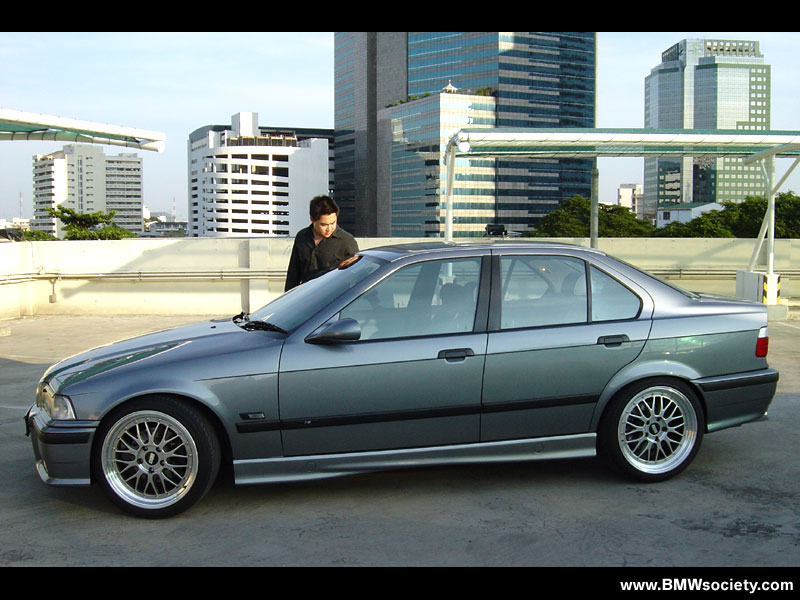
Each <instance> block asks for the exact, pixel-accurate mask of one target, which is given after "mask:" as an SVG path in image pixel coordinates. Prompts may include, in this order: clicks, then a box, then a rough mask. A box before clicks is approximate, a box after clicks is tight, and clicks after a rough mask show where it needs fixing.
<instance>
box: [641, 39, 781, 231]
mask: <svg viewBox="0 0 800 600" xmlns="http://www.w3.org/2000/svg"><path fill="white" fill-rule="evenodd" d="M769 113H770V66H769V65H767V64H765V62H764V56H763V55H762V54H761V52H760V51H759V45H758V42H756V41H746V40H713V39H688V40H682V41H680V42H678V43H677V44H675V45H674V46H672V47H670V48H668V49H667V50H665V51H664V52H663V53H662V55H661V63H660V64H659V65H658V66H656V67H654V68H653V69H652V70H651V72H650V74H649V75H648V76H647V78H646V79H645V127H646V128H658V129H698V130H715V129H723V130H742V131H752V130H767V129H769V128H770V114H769ZM741 160H742V159H740V158H724V159H723V158H703V159H697V158H693V157H684V158H683V159H661V158H648V159H645V171H644V204H645V216H648V217H650V218H652V217H654V216H655V213H656V210H657V207H659V206H669V205H672V204H678V203H702V202H724V201H734V202H741V201H742V200H744V199H745V198H746V197H747V196H749V195H761V196H763V195H764V194H765V193H766V183H765V181H764V179H763V177H762V175H761V171H760V169H759V167H758V165H750V166H744V165H742V164H741Z"/></svg>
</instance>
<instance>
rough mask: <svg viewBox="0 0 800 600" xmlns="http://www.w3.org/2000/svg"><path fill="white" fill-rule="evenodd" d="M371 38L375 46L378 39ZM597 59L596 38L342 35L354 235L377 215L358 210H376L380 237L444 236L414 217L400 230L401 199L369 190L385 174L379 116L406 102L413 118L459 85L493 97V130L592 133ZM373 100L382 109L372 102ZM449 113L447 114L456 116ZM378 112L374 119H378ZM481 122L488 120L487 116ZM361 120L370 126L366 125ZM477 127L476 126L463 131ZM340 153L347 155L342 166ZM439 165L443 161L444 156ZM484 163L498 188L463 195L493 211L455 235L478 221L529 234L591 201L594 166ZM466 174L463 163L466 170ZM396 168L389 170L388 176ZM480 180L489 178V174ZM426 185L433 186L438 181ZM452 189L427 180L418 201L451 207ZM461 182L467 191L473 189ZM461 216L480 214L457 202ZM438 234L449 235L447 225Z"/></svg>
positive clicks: (341, 103)
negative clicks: (577, 202)
mask: <svg viewBox="0 0 800 600" xmlns="http://www.w3.org/2000/svg"><path fill="white" fill-rule="evenodd" d="M370 35H373V36H374V39H370V37H369V36H370ZM401 48H402V50H401ZM371 53H373V54H371ZM595 56H596V44H595V34H594V33H592V32H403V33H401V34H398V33H396V32H393V33H383V32H379V33H376V34H368V33H367V34H363V33H337V34H336V59H335V61H336V74H335V77H336V103H335V104H336V124H335V128H336V129H337V136H339V137H337V142H336V152H337V159H336V160H337V167H336V182H337V187H336V198H337V201H339V202H340V205H342V207H343V212H345V211H346V210H347V209H348V208H349V207H350V206H351V203H352V212H353V214H354V216H355V217H356V221H357V222H356V223H354V227H353V228H354V230H355V232H356V233H357V234H359V233H360V232H361V231H365V230H368V228H369V223H359V222H358V220H359V219H360V218H361V216H362V215H366V216H369V211H365V210H359V206H360V205H361V206H370V205H374V211H375V215H376V220H377V226H376V227H375V228H374V229H375V231H376V232H377V233H378V234H379V235H389V234H393V235H396V234H399V232H400V231H403V232H404V233H403V235H425V234H427V235H432V234H434V229H436V228H432V227H431V226H432V225H433V223H431V222H420V223H419V226H418V227H417V228H416V229H414V226H413V225H412V223H411V222H409V221H408V218H410V217H409V216H408V215H406V216H404V217H403V221H402V226H401V225H400V222H399V221H398V226H397V227H395V223H394V219H398V218H400V217H399V215H400V213H401V212H403V211H402V210H401V209H400V208H399V207H398V208H396V209H395V208H394V207H393V203H394V202H395V198H396V197H395V198H388V199H387V198H386V194H385V191H384V190H381V191H380V192H379V191H378V190H377V189H370V187H369V186H370V178H371V177H372V175H371V173H375V179H374V180H375V181H376V180H377V176H378V168H379V167H378V158H377V157H378V156H379V155H380V152H376V150H377V146H375V145H374V144H377V141H378V135H379V133H378V130H377V129H375V130H373V131H370V127H372V123H374V122H375V119H377V117H378V111H380V110H382V109H384V108H385V107H386V106H388V105H389V104H392V103H395V102H404V101H407V100H408V101H410V104H409V107H407V108H408V109H409V110H412V112H413V109H412V108H411V104H413V103H414V100H413V99H414V98H419V97H422V96H424V95H426V94H432V95H438V94H439V93H440V92H441V91H442V89H443V88H445V87H446V86H448V85H451V86H453V87H455V88H457V89H458V91H459V92H460V93H461V94H464V95H467V96H473V95H484V94H488V96H486V98H489V100H490V101H491V104H493V105H494V115H493V117H492V121H493V125H492V126H495V127H514V128H532V127H536V128H542V127H547V128H552V127H594V126H595V73H596V68H595ZM370 93H372V94H373V96H374V99H375V100H374V101H372V100H371V99H370V98H369V94H370ZM450 101H452V102H455V100H448V102H450ZM416 102H420V101H419V100H417V101H416ZM418 106H420V107H421V106H422V105H418ZM441 108H442V110H444V112H445V113H446V112H447V111H448V110H449V109H447V108H445V107H441ZM424 109H425V110H431V105H429V104H428V105H425V108H424ZM436 110H439V108H437V109H436ZM370 111H374V115H375V116H374V117H373V116H372V115H371V114H370ZM474 117H475V118H477V119H486V118H487V117H486V116H485V115H483V116H479V115H474ZM395 118H397V116H395ZM407 118H408V115H407V116H406V119H407ZM362 121H365V123H364V124H360V123H361V122H362ZM444 121H447V118H446V117H444ZM471 126H474V125H470V124H467V125H465V126H464V127H471ZM340 129H341V132H342V133H341V134H339V130H340ZM360 131H363V132H365V134H366V135H365V138H364V140H363V141H362V140H361V139H360V138H359V135H360V133H359V132H360ZM450 133H452V132H450ZM430 139H431V140H433V139H435V140H436V143H435V145H437V146H440V141H439V140H441V139H442V135H441V134H437V135H433V134H432V135H431V138H430ZM340 140H341V146H340ZM350 140H352V141H350ZM426 145H427V146H430V145H431V144H426ZM340 148H341V149H342V151H343V152H344V154H343V155H342V158H341V160H340V158H339V152H340ZM442 149H443V147H441V146H440V147H437V148H435V149H429V150H426V151H425V152H426V154H429V153H430V152H431V151H433V152H434V153H436V152H441V150H442ZM393 156H394V157H395V159H396V160H399V161H400V162H401V163H402V162H403V161H407V160H408V157H404V158H402V159H400V158H398V154H397V149H395V152H394V154H393ZM419 158H420V159H421V161H422V162H420V163H418V164H420V165H423V166H427V167H428V168H430V167H431V164H430V161H432V160H433V158H432V157H431V156H426V157H424V158H423V157H422V156H420V157H419ZM439 160H440V162H441V157H440V158H439ZM458 160H459V161H461V160H462V159H458ZM483 162H484V163H487V164H486V165H481V167H480V168H485V169H488V170H490V171H491V180H492V181H491V186H490V188H487V186H486V185H485V181H487V180H483V181H484V184H483V185H480V186H477V185H476V187H475V188H474V189H473V190H472V191H469V190H467V188H466V187H462V188H461V190H460V191H461V192H464V193H463V194H460V193H459V190H458V189H456V194H457V195H478V196H482V197H486V196H490V197H491V202H489V201H488V200H487V199H486V198H484V199H483V200H482V201H481V202H480V204H481V207H482V208H481V210H482V211H484V210H486V209H487V207H488V206H490V205H491V207H492V209H491V214H489V213H483V216H481V217H478V216H476V215H474V214H473V215H471V216H467V215H466V214H465V213H459V212H457V213H456V218H455V221H454V224H455V229H456V231H459V222H460V220H461V222H462V224H466V223H467V221H469V220H471V219H472V220H474V219H484V221H483V222H485V223H499V224H503V225H506V227H507V229H508V230H512V231H520V232H522V231H526V230H529V229H531V228H532V227H533V226H535V224H536V222H537V220H538V219H539V218H541V217H542V216H544V215H546V214H547V213H549V212H550V211H552V210H554V209H555V208H556V207H557V206H558V204H559V202H560V201H561V200H563V199H564V198H567V197H570V196H574V195H576V194H580V195H582V196H584V197H589V196H590V194H591V169H592V162H591V161H590V160H581V159H531V158H502V159H501V158H497V159H491V160H487V159H484V160H483ZM426 163H427V165H426ZM488 163H491V166H488ZM465 166H467V165H465V164H464V163H463V162H462V164H461V167H465ZM390 167H391V164H390V165H385V166H384V167H383V168H390ZM359 168H362V169H366V170H367V172H366V173H365V174H364V175H366V179H364V176H363V175H360V174H359V173H358V172H357V170H358V169H359ZM398 168H402V169H404V170H406V171H408V163H407V162H406V164H405V166H402V167H400V166H399V163H398ZM349 170H352V171H349ZM482 175H483V176H485V177H489V173H488V172H486V173H482ZM426 176H430V177H434V175H433V174H431V173H430V172H428V173H427V175H426ZM436 177H438V176H436ZM473 181H476V180H473ZM350 182H352V185H351V184H350ZM445 183H446V182H445V181H444V177H438V178H437V179H430V180H428V183H427V186H428V187H426V188H425V189H426V190H427V191H426V192H425V198H420V199H419V201H420V202H422V203H423V204H425V205H427V207H428V208H433V205H435V204H436V203H437V201H438V200H439V198H436V197H435V196H439V197H440V198H441V200H442V202H440V203H439V207H440V208H443V200H444V197H443V196H444V190H445ZM460 183H461V184H462V185H464V186H466V183H467V180H462V181H461V182H460ZM470 185H472V183H470ZM456 186H459V182H457V183H456ZM432 188H433V190H434V192H433V193H431V189H432ZM487 190H489V191H487ZM395 191H397V190H395ZM408 193H410V191H409V192H408ZM432 196H433V197H432ZM381 198H383V199H381ZM403 201H404V202H409V201H410V200H409V199H408V198H405V199H404V200H403ZM387 203H388V204H387ZM471 204H475V203H474V202H473V203H471ZM455 208H456V209H457V211H458V209H459V208H462V209H467V208H474V206H473V207H467V206H461V207H459V206H458V202H457V203H456V206H455ZM427 214H428V217H427V218H426V219H424V220H423V221H430V220H431V219H432V218H433V217H431V213H427ZM459 215H460V216H459ZM343 222H344V221H343ZM365 225H366V226H367V228H366V229H365V227H364V226H365ZM440 225H441V226H442V227H443V222H442V223H440ZM440 229H441V228H440ZM461 229H462V230H463V229H464V228H461ZM470 229H472V228H470Z"/></svg>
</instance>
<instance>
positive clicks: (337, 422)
mask: <svg viewBox="0 0 800 600" xmlns="http://www.w3.org/2000/svg"><path fill="white" fill-rule="evenodd" d="M599 398H600V397H599V396H597V395H594V394H589V395H582V396H565V397H563V398H543V399H538V400H519V401H514V402H498V403H495V404H482V405H480V406H473V405H466V406H452V407H442V408H426V409H420V410H407V411H391V412H380V413H365V414H360V415H340V416H331V417H318V418H310V419H287V420H280V421H276V420H270V421H266V420H264V421H248V422H246V423H237V424H236V431H237V432H239V433H260V432H267V431H281V430H282V431H291V430H296V429H310V428H317V427H341V426H346V425H365V424H369V423H384V422H394V421H413V420H418V419H441V418H447V417H460V416H467V415H481V414H491V413H498V412H512V411H520V410H535V409H539V408H553V407H557V406H573V405H578V404H593V403H596V402H597V401H598V400H599Z"/></svg>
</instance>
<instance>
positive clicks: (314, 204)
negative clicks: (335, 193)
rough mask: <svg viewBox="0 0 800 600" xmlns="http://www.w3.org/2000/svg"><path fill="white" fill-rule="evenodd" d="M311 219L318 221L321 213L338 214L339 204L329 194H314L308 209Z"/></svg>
mask: <svg viewBox="0 0 800 600" xmlns="http://www.w3.org/2000/svg"><path fill="white" fill-rule="evenodd" d="M308 212H309V214H310V215H311V220H312V221H319V219H320V217H322V216H323V215H330V214H336V216H337V217H338V216H339V205H338V204H336V202H335V201H334V200H333V198H331V197H330V196H314V197H313V198H312V199H311V203H310V204H309V209H308Z"/></svg>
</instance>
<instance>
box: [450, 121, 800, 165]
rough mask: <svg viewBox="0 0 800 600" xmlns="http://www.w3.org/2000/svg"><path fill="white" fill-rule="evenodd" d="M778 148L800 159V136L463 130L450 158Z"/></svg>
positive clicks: (742, 152)
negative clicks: (453, 156)
mask: <svg viewBox="0 0 800 600" xmlns="http://www.w3.org/2000/svg"><path fill="white" fill-rule="evenodd" d="M776 147H780V148H779V149H778V151H777V152H774V155H776V156H784V157H797V156H800V131H740V130H708V131H705V130H698V129H685V130H684V129H509V128H497V129H462V130H461V131H459V132H458V133H456V134H454V135H453V136H452V137H451V138H450V141H449V143H448V146H447V153H446V154H447V155H450V154H451V152H454V154H455V155H456V156H488V155H491V156H509V155H525V156H534V157H546V158H596V157H599V156H642V157H644V156H742V157H744V156H751V155H753V154H756V153H759V152H762V151H764V150H773V149H775V148H776Z"/></svg>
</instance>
